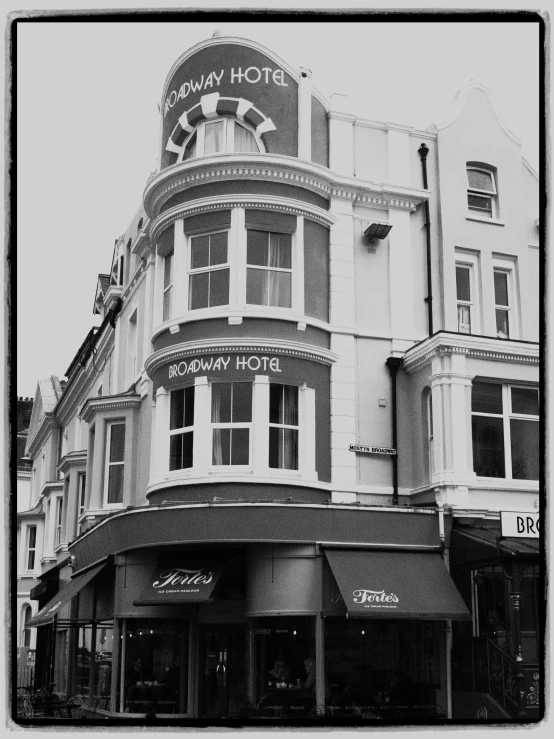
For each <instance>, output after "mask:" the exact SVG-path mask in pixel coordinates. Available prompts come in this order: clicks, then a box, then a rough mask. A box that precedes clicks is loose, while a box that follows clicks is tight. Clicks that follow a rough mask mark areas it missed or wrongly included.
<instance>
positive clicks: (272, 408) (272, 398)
mask: <svg viewBox="0 0 554 739" xmlns="http://www.w3.org/2000/svg"><path fill="white" fill-rule="evenodd" d="M283 387H284V385H276V384H275V383H272V384H270V386H269V423H282V420H281V419H282V417H283V413H282V408H283Z"/></svg>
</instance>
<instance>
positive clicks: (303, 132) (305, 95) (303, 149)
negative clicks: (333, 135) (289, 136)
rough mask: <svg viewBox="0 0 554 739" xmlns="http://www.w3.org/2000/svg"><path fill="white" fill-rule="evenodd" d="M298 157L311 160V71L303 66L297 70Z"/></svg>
mask: <svg viewBox="0 0 554 739" xmlns="http://www.w3.org/2000/svg"><path fill="white" fill-rule="evenodd" d="M298 71H299V73H300V78H299V81H298V158H299V159H305V160H306V161H308V162H311V160H312V73H311V70H309V69H306V68H305V67H300V69H299V70H298Z"/></svg>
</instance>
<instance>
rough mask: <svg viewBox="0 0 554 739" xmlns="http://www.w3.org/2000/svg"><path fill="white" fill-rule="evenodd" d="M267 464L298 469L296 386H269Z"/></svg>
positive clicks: (272, 384) (280, 467)
mask: <svg viewBox="0 0 554 739" xmlns="http://www.w3.org/2000/svg"><path fill="white" fill-rule="evenodd" d="M269 466H270V467H272V468H278V469H286V470H297V469H298V388H297V387H295V386H293V385H278V384H276V383H271V384H270V386H269Z"/></svg>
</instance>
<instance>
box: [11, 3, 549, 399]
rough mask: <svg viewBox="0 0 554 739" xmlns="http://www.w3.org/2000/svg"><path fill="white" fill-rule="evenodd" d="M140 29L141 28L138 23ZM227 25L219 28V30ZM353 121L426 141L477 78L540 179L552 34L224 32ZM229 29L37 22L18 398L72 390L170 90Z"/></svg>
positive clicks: (24, 59)
mask: <svg viewBox="0 0 554 739" xmlns="http://www.w3.org/2000/svg"><path fill="white" fill-rule="evenodd" d="M133 17H137V16H133ZM219 25H220V24H219ZM225 26H226V29H227V33H228V35H231V36H241V37H244V38H249V39H252V40H254V41H257V42H259V43H261V44H263V45H265V46H267V47H268V48H269V49H271V50H272V51H274V52H275V53H276V54H278V55H279V56H281V57H282V59H283V60H284V61H285V62H287V63H288V64H290V65H291V66H292V67H294V68H297V67H299V66H304V67H308V68H309V69H311V70H312V73H313V84H314V86H315V87H316V88H317V89H318V90H319V91H320V92H322V93H323V94H324V95H325V96H326V97H329V96H330V94H331V93H332V92H342V93H346V94H347V95H348V96H349V108H350V110H351V112H352V113H354V114H356V115H358V116H361V117H364V118H369V119H372V120H376V121H393V122H396V123H402V124H405V125H409V126H414V127H415V128H420V129H425V128H427V127H428V126H430V125H431V124H433V123H438V122H440V121H441V120H442V119H443V118H444V117H445V113H446V111H447V109H448V106H449V105H450V103H451V102H452V99H453V98H454V95H455V94H456V92H457V90H458V89H459V88H460V87H461V86H462V85H464V84H465V83H467V82H468V81H469V80H470V79H471V78H473V79H475V80H477V81H478V82H481V83H482V84H484V85H486V86H487V87H488V88H489V90H490V91H491V93H492V96H493V99H494V100H495V103H496V106H497V109H498V112H499V114H500V116H501V118H502V119H503V121H504V122H505V123H506V125H507V126H508V128H509V129H510V130H511V131H512V132H513V133H514V134H515V135H516V136H517V137H518V138H520V139H521V141H522V149H523V154H524V156H525V157H526V158H527V159H528V161H529V162H530V163H531V165H532V166H533V167H534V168H535V169H538V165H539V151H538V146H539V145H538V137H539V121H540V118H541V111H540V109H539V89H540V79H539V28H538V24H523V23H506V22H500V21H498V22H493V23H491V22H480V23H475V22H470V23H460V22H458V23H451V22H448V15H444V16H442V17H441V22H435V23H425V22H398V23H394V22H390V23H376V22H372V21H371V19H370V17H368V19H367V21H366V22H356V23H347V22H340V23H339V22H337V20H336V19H333V20H332V21H331V22H328V23H325V22H316V23H308V22H298V23H293V24H290V23H278V22H275V21H273V22H271V21H270V20H269V19H268V20H266V21H265V22H263V23H250V22H248V21H246V20H245V21H242V22H240V23H228V22H226V23H225ZM216 27H218V24H217V23H198V22H194V21H192V19H191V17H188V19H187V20H186V21H183V22H182V23H175V22H172V23H139V22H130V23H121V22H119V23H92V22H90V21H89V22H75V23H56V22H50V23H47V24H46V23H43V24H39V23H33V24H27V25H20V26H19V28H18V45H17V51H18V55H17V69H16V82H17V113H18V146H17V172H18V189H17V195H18V201H17V205H18V211H17V214H15V213H14V217H17V262H18V275H17V287H18V291H17V355H18V376H17V380H16V387H17V394H18V395H23V396H34V393H35V389H36V383H37V380H38V379H40V378H43V377H47V376H49V375H51V374H55V375H58V377H60V379H62V378H63V377H64V373H65V371H66V369H67V368H68V366H69V364H70V363H71V360H72V359H73V357H74V355H75V353H76V351H77V349H78V348H79V346H80V345H81V343H82V341H83V340H84V338H85V335H86V333H87V332H88V331H89V330H90V328H91V326H93V325H98V319H97V318H96V317H95V316H93V315H92V308H93V301H94V294H95V288H96V280H97V276H98V273H100V272H102V273H107V272H109V269H110V264H111V258H112V253H113V245H114V241H115V240H116V239H117V237H118V236H119V235H121V234H122V233H123V232H124V231H125V230H126V228H127V225H128V223H129V222H130V220H131V218H132V217H133V215H134V213H135V212H136V210H137V208H138V207H139V205H140V202H141V197H142V192H143V190H144V186H145V184H146V180H147V178H148V175H149V174H150V172H152V171H153V170H154V169H155V168H156V163H157V153H158V136H159V114H158V109H157V106H158V101H159V100H160V97H161V92H162V87H163V84H164V81H165V77H166V75H167V73H168V72H169V70H170V68H171V66H172V64H173V63H174V62H175V60H176V59H177V58H178V57H179V56H180V55H181V54H182V53H183V52H184V51H186V50H187V49H188V48H190V47H191V46H193V45H194V44H196V43H198V42H199V41H202V40H204V39H207V38H210V37H211V36H212V35H213V32H214V30H215V28H216Z"/></svg>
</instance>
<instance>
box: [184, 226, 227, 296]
mask: <svg viewBox="0 0 554 739" xmlns="http://www.w3.org/2000/svg"><path fill="white" fill-rule="evenodd" d="M227 240H228V234H227V231H220V232H218V233H212V234H204V235H202V236H192V237H191V238H190V263H189V265H190V275H189V310H197V309H198V308H212V307H214V306H218V305H228V304H229V261H228V254H227V251H228V249H227Z"/></svg>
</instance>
